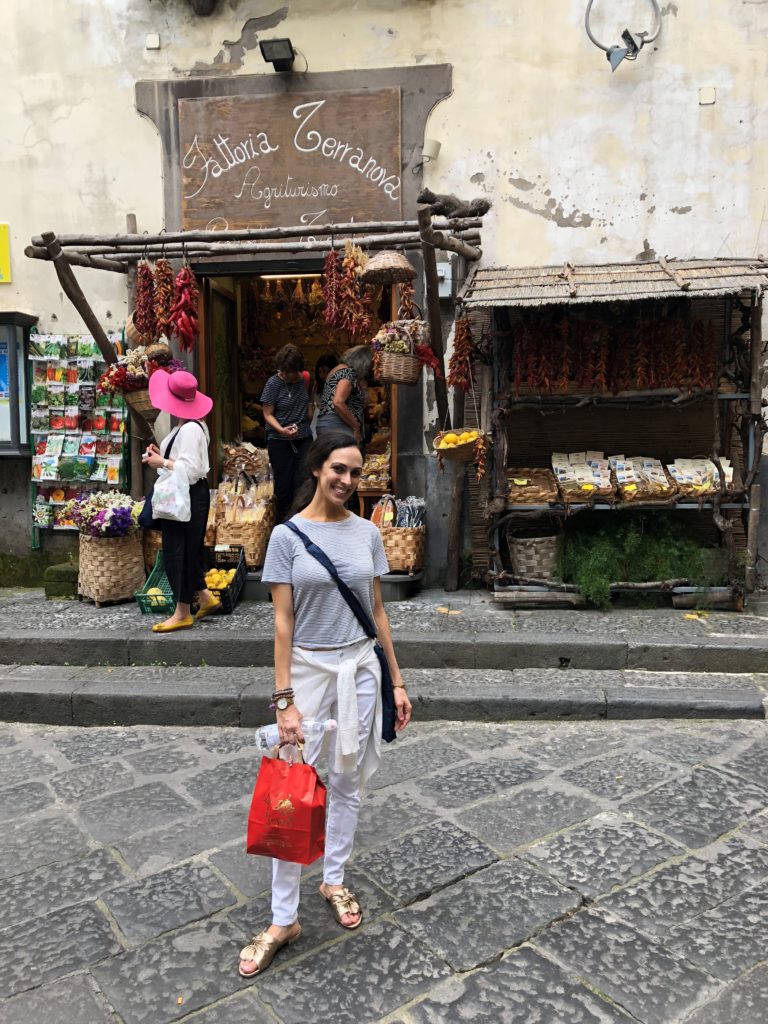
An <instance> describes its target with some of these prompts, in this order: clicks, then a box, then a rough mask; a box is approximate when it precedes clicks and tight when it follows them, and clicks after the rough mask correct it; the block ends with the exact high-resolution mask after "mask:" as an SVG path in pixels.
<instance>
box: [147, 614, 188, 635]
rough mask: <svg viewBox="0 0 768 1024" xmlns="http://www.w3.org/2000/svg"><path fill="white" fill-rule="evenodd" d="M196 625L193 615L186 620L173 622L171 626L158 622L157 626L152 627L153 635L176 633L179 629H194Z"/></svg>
mask: <svg viewBox="0 0 768 1024" xmlns="http://www.w3.org/2000/svg"><path fill="white" fill-rule="evenodd" d="M194 624H195V620H194V619H193V618H192V616H191V615H188V616H187V617H186V618H185V619H179V621H178V622H172V623H171V625H170V626H166V624H165V623H164V622H158V623H157V625H156V626H153V627H152V632H153V633H175V632H176V630H177V629H192V627H193V626H194Z"/></svg>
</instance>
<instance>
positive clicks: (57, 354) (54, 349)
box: [44, 334, 67, 359]
mask: <svg viewBox="0 0 768 1024" xmlns="http://www.w3.org/2000/svg"><path fill="white" fill-rule="evenodd" d="M44 353H45V356H46V358H48V359H66V358H67V339H66V338H65V337H64V335H63V334H49V335H48V340H47V341H46V343H45V349H44Z"/></svg>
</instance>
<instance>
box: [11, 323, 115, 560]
mask: <svg viewBox="0 0 768 1024" xmlns="http://www.w3.org/2000/svg"><path fill="white" fill-rule="evenodd" d="M108 337H109V341H110V344H112V345H115V346H119V344H120V338H119V336H118V335H115V334H112V335H109V336H108ZM104 365H105V364H104V361H103V359H102V355H101V352H100V350H99V348H98V346H97V345H96V343H95V342H94V339H93V338H92V337H91V336H90V335H86V334H83V335H75V336H68V337H67V336H64V335H33V336H32V337H31V339H30V353H29V389H30V390H29V393H30V397H31V403H30V406H31V413H30V433H31V436H32V440H33V452H34V454H33V457H32V468H31V474H30V475H31V500H32V532H33V546H34V547H39V545H40V533H41V531H42V530H74V531H76V530H77V527H76V526H75V524H74V523H72V522H70V521H69V520H67V518H66V516H65V512H64V509H65V506H66V504H67V502H68V501H70V500H72V499H73V498H79V497H82V496H83V495H85V494H88V493H92V492H93V491H98V490H124V488H125V485H126V476H127V473H126V459H125V450H126V444H125V439H126V425H127V419H126V410H125V405H124V403H123V400H122V396H121V395H107V394H101V393H100V392H99V391H98V390H97V387H96V384H97V381H98V378H99V375H100V373H101V371H102V370H103V369H104Z"/></svg>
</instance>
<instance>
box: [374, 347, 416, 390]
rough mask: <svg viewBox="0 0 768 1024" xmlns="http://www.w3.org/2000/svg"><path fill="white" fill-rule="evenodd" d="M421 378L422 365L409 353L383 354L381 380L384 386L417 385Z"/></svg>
mask: <svg viewBox="0 0 768 1024" xmlns="http://www.w3.org/2000/svg"><path fill="white" fill-rule="evenodd" d="M420 376H421V363H420V362H419V360H418V359H417V358H416V356H412V355H410V354H409V353H407V352H382V353H381V359H380V362H379V380H380V381H381V383H382V384H410V385H413V384H416V383H417V381H418V379H419V377H420Z"/></svg>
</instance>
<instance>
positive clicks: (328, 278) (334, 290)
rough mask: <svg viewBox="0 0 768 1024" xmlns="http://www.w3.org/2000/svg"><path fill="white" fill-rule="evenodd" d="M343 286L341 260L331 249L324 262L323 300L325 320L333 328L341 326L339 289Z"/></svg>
mask: <svg viewBox="0 0 768 1024" xmlns="http://www.w3.org/2000/svg"><path fill="white" fill-rule="evenodd" d="M340 286H341V260H340V259H339V254H338V253H337V252H336V250H335V249H331V251H330V252H329V253H328V255H327V256H326V257H325V262H324V264H323V300H324V302H325V310H324V314H323V315H324V316H325V322H326V323H327V324H328V326H329V327H330V328H331V329H332V330H336V329H338V328H339V327H341V308H340V305H339V289H340Z"/></svg>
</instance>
